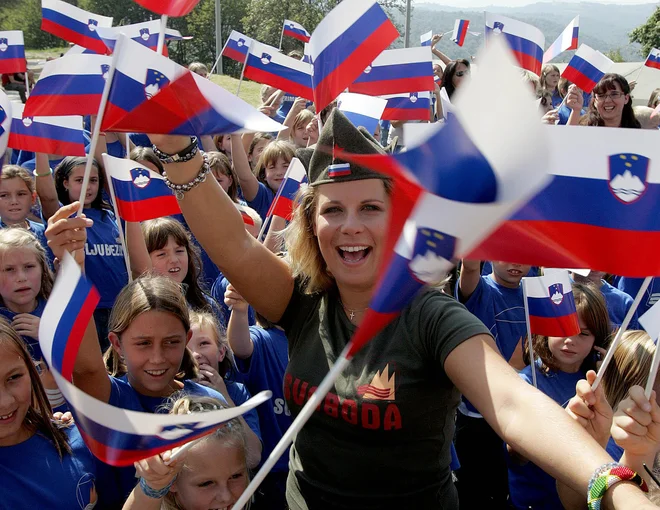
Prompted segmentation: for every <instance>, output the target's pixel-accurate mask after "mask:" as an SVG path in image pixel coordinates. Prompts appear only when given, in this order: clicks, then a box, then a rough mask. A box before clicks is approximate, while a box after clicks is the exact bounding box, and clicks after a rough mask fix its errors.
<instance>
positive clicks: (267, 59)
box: [261, 53, 273, 65]
mask: <svg viewBox="0 0 660 510" xmlns="http://www.w3.org/2000/svg"><path fill="white" fill-rule="evenodd" d="M272 58H273V57H272V55H269V54H268V53H262V54H261V63H262V64H263V65H268V64H270V61H271V59H272Z"/></svg>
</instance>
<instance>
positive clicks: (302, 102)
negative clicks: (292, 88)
mask: <svg viewBox="0 0 660 510" xmlns="http://www.w3.org/2000/svg"><path fill="white" fill-rule="evenodd" d="M305 108H307V99H305V98H304V97H297V98H296V100H295V101H294V102H293V106H291V109H292V110H293V111H294V112H295V113H300V112H301V111H303V110H304V109H305Z"/></svg>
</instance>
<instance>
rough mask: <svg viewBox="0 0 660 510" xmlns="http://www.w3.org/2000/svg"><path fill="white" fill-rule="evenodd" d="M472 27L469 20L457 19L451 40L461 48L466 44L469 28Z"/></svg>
mask: <svg viewBox="0 0 660 510" xmlns="http://www.w3.org/2000/svg"><path fill="white" fill-rule="evenodd" d="M469 26H470V20H468V19H457V20H456V22H455V23H454V31H453V32H452V34H451V40H452V41H454V42H455V43H456V44H458V45H459V46H463V43H464V42H465V36H466V35H467V33H468V27H469Z"/></svg>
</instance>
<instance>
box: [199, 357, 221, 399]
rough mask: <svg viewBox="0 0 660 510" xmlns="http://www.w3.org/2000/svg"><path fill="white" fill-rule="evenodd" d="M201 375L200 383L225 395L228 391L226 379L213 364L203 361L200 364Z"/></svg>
mask: <svg viewBox="0 0 660 510" xmlns="http://www.w3.org/2000/svg"><path fill="white" fill-rule="evenodd" d="M199 375H200V377H199V381H197V382H198V383H199V384H203V385H204V386H210V387H212V388H214V389H216V390H218V391H219V392H220V393H222V394H223V395H224V394H225V393H227V385H226V384H225V381H224V379H223V378H222V376H221V375H220V374H219V373H218V370H217V369H215V368H213V367H212V366H211V365H207V364H206V363H202V364H201V365H200V366H199Z"/></svg>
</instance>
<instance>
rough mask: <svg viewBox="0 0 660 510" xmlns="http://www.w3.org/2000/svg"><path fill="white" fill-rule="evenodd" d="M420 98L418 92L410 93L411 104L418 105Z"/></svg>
mask: <svg viewBox="0 0 660 510" xmlns="http://www.w3.org/2000/svg"><path fill="white" fill-rule="evenodd" d="M418 97H419V95H418V94H417V92H411V93H410V102H411V103H416V102H417V99H418Z"/></svg>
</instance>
